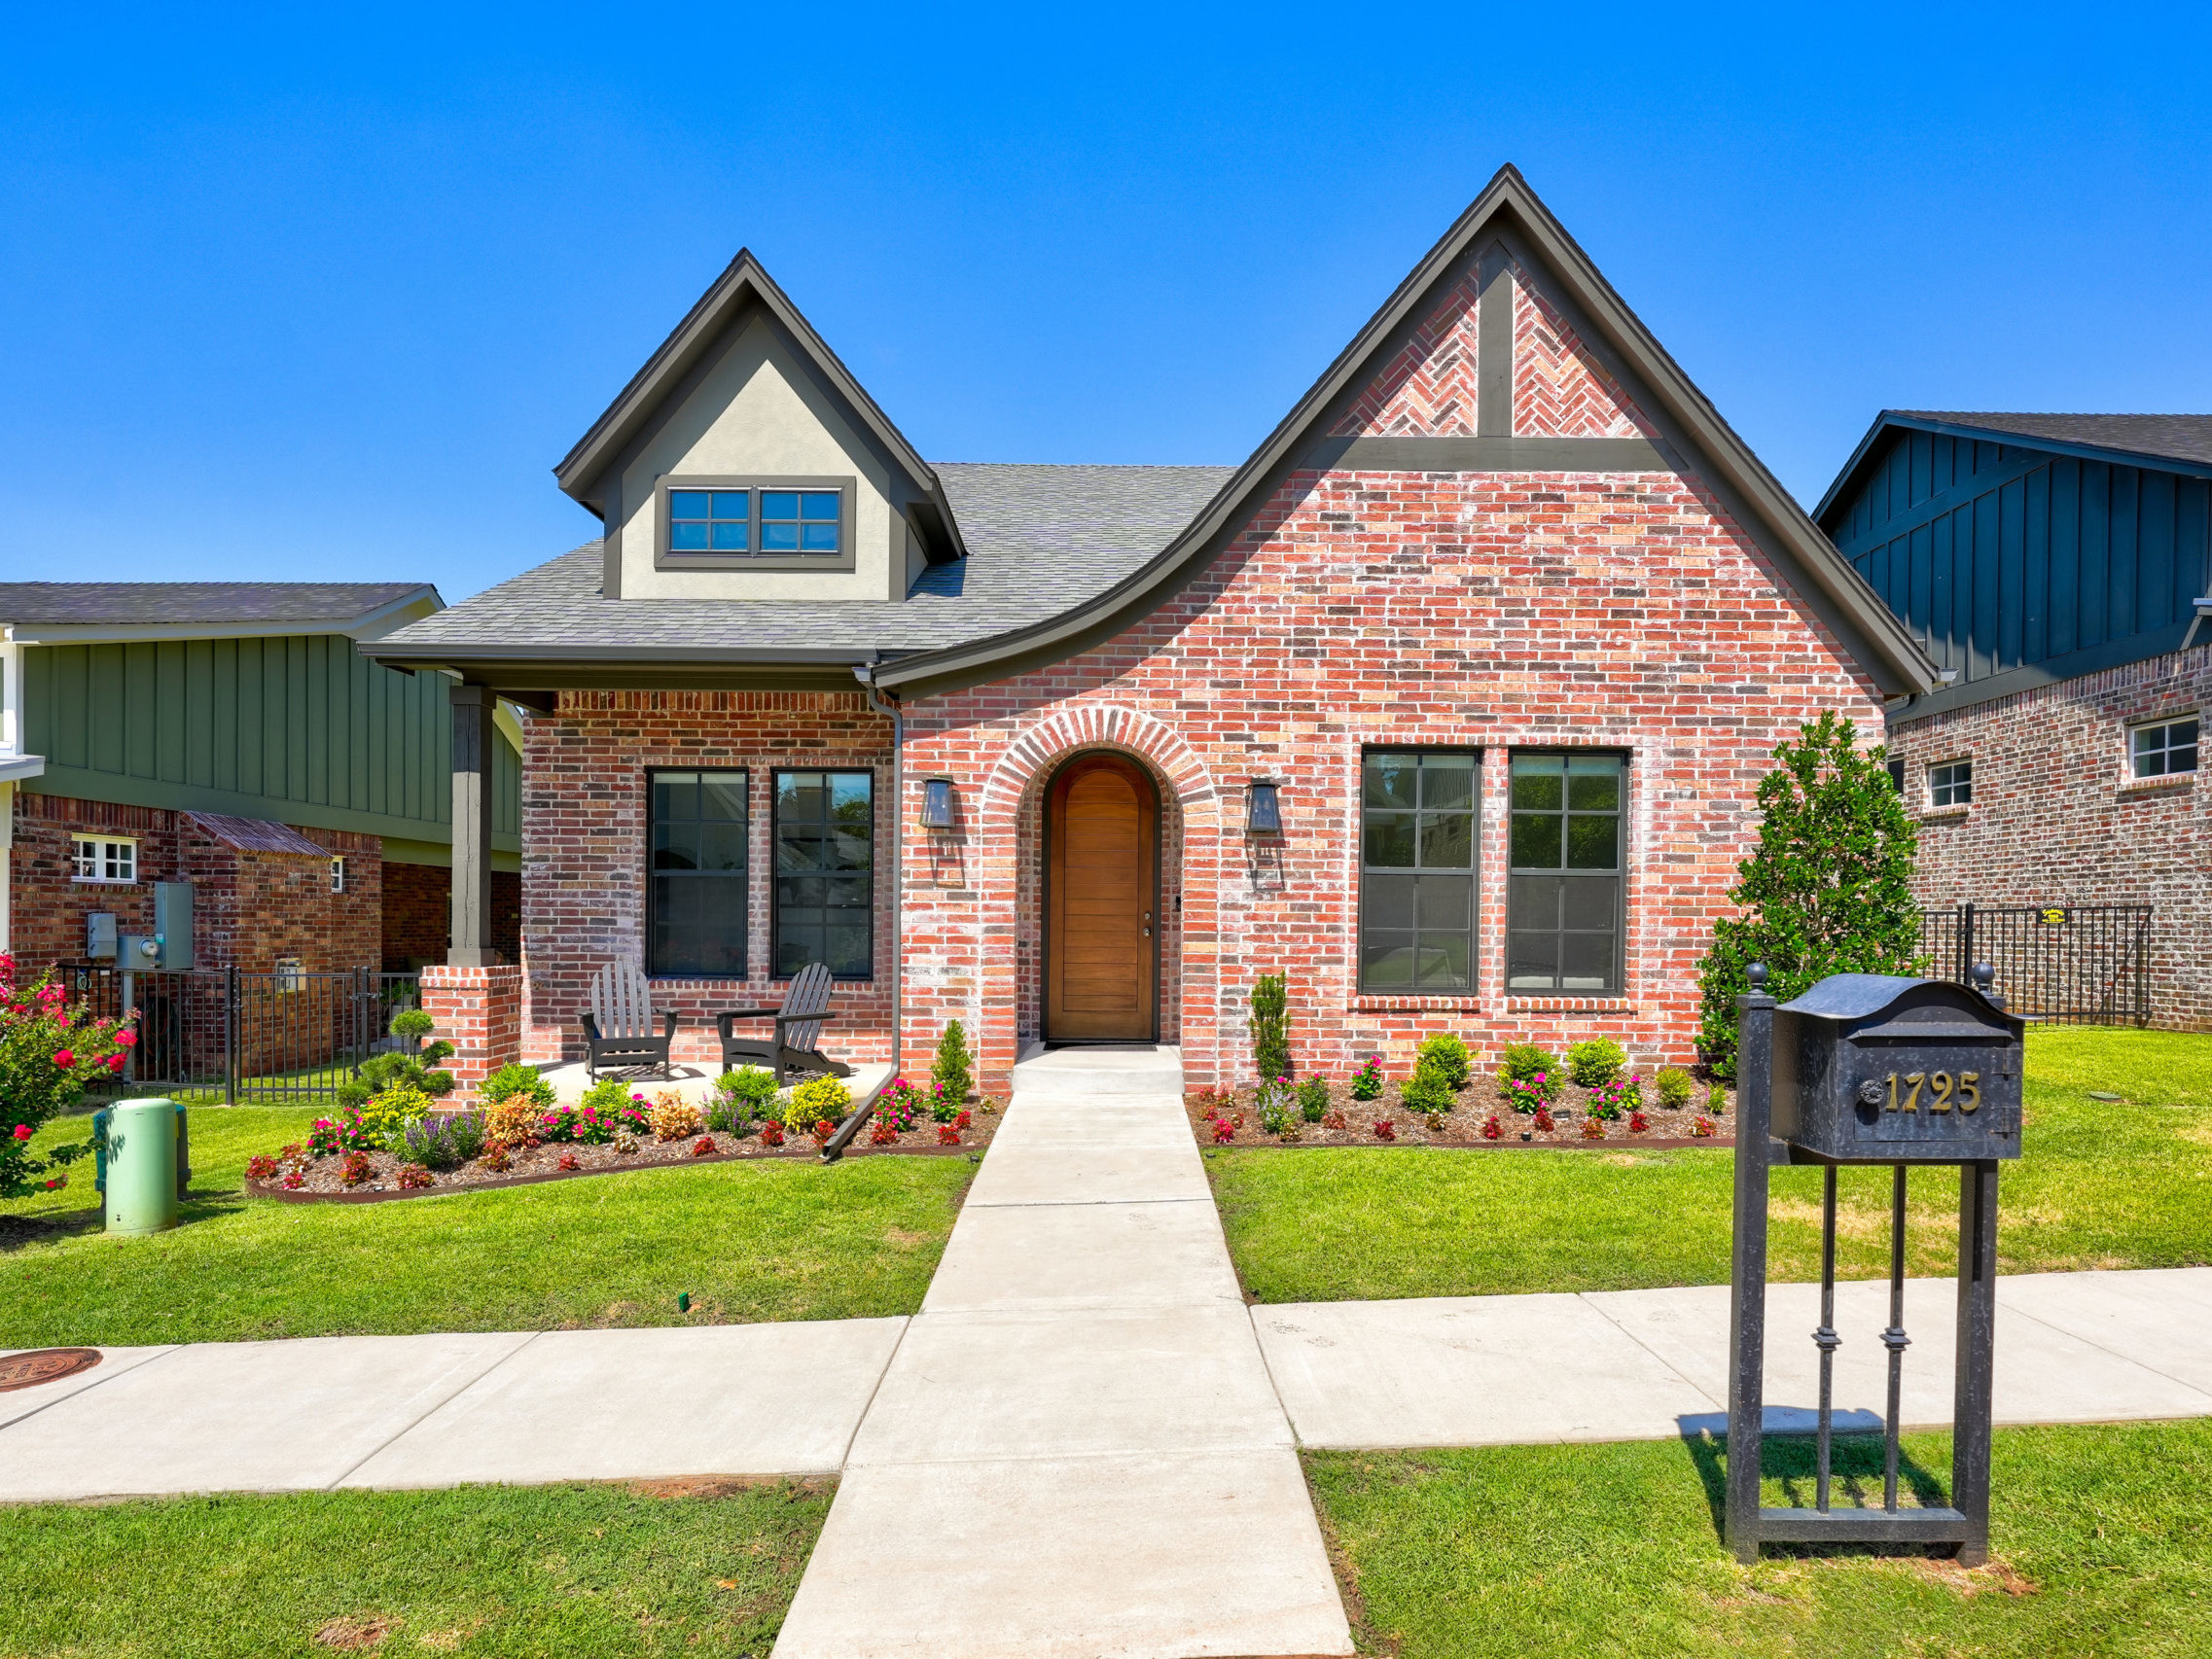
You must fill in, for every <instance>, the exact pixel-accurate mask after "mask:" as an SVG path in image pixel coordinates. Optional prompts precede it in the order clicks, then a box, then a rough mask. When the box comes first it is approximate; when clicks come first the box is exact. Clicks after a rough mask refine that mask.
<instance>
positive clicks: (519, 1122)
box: [483, 1095, 545, 1147]
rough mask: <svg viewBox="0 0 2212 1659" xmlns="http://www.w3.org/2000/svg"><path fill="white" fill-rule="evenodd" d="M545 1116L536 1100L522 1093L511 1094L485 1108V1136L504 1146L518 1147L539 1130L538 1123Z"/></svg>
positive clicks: (486, 1138)
mask: <svg viewBox="0 0 2212 1659" xmlns="http://www.w3.org/2000/svg"><path fill="white" fill-rule="evenodd" d="M544 1116H545V1113H544V1112H540V1111H539V1110H538V1103H537V1102H536V1101H534V1100H531V1099H529V1098H527V1097H526V1096H522V1095H510V1096H508V1098H507V1099H505V1100H503V1101H499V1102H497V1103H496V1104H494V1105H491V1106H487V1107H485V1108H484V1109H483V1137H484V1139H485V1140H486V1141H496V1142H498V1143H499V1144H500V1145H501V1146H503V1147H518V1146H520V1145H521V1144H522V1143H523V1141H525V1140H526V1139H528V1138H529V1137H530V1136H532V1135H535V1134H536V1133H537V1132H538V1124H539V1122H540V1121H541V1120H542V1119H543V1118H544Z"/></svg>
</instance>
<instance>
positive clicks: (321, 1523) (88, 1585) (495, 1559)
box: [0, 1483, 829, 1659]
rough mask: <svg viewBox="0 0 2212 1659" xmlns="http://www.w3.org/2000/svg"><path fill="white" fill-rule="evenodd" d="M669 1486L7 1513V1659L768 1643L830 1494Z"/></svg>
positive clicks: (0, 1642) (669, 1649)
mask: <svg viewBox="0 0 2212 1659" xmlns="http://www.w3.org/2000/svg"><path fill="white" fill-rule="evenodd" d="M663 1484H664V1486H665V1487H677V1486H678V1483H663ZM679 1490H680V1489H679ZM653 1493H654V1488H653V1487H652V1486H650V1485H646V1486H639V1487H630V1486H549V1487H483V1486H479V1487H462V1488H459V1489H457V1490H453V1491H447V1492H316V1493H302V1494H297V1495H288V1496H284V1497H223V1498H188V1499H163V1500H153V1501H144V1502H131V1503H117V1504H112V1505H102V1506H98V1507H86V1506H80V1505H72V1504H42V1505H37V1506H26V1507H18V1508H0V1653H5V1654H7V1655H9V1656H10V1659H15V1656H18V1655H20V1656H25V1659H28V1656H30V1655H49V1654H52V1655H60V1654H71V1655H74V1654H86V1653H98V1654H102V1655H109V1656H112V1659H138V1656H144V1659H230V1656H233V1655H234V1656H237V1659H248V1656H251V1659H260V1656H262V1655H268V1654H286V1653H292V1654H302V1655H306V1654H328V1653H331V1652H333V1651H339V1652H342V1651H345V1650H347V1649H349V1648H350V1649H355V1650H361V1649H374V1650H375V1651H379V1652H384V1653H394V1652H398V1653H410V1654H418V1653H419V1654H433V1653H440V1652H463V1653H469V1654H481V1655H486V1656H489V1655H497V1654H546V1653H560V1654H570V1655H577V1656H579V1659H583V1656H587V1655H590V1656H597V1655H616V1654H676V1653H682V1654H754V1655H764V1656H765V1655H766V1654H767V1651H768V1648H769V1646H770V1645H771V1644H772V1643H773V1641H774V1640H775V1634H776V1631H777V1630H778V1629H779V1628H780V1627H781V1625H782V1623H783V1617H784V1614H785V1612H786V1611H787V1610H788V1609H789V1607H790V1606H791V1598H792V1594H793V1592H794V1591H795V1590H797V1588H798V1586H799V1575H800V1573H801V1572H802V1571H803V1570H804V1568H805V1566H806V1557H807V1554H808V1552H809V1551H810V1550H811V1549H812V1548H813V1546H814V1539H815V1537H816V1536H817V1535H819V1534H820V1532H821V1530H822V1518H823V1516H824V1515H825V1514H826V1513H827V1512H828V1510H829V1495H828V1493H827V1492H826V1491H825V1490H823V1489H822V1488H820V1487H818V1486H811V1485H799V1484H788V1483H778V1484H773V1485H764V1486H758V1487H742V1488H741V1487H736V1486H734V1485H731V1486H728V1487H725V1488H720V1489H717V1488H711V1487H710V1488H708V1489H707V1490H706V1491H705V1492H703V1493H698V1492H695V1493H692V1494H690V1495H680V1496H655V1495H653Z"/></svg>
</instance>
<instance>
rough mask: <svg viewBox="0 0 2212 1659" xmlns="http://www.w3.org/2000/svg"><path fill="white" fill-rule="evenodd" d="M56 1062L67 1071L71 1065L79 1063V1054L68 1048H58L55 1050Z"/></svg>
mask: <svg viewBox="0 0 2212 1659" xmlns="http://www.w3.org/2000/svg"><path fill="white" fill-rule="evenodd" d="M54 1064H55V1065H56V1066H59V1067H60V1068H61V1069H62V1070H63V1071H64V1072H66V1071H68V1070H69V1068H70V1067H72V1066H74V1065H76V1064H77V1056H76V1055H75V1054H73V1053H71V1052H70V1051H69V1050H68V1049H66V1048H62V1049H57V1050H55V1052H54Z"/></svg>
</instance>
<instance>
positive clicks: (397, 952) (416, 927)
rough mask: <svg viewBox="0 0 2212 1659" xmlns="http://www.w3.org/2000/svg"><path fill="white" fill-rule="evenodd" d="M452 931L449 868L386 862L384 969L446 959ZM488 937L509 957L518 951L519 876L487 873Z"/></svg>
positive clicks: (395, 970)
mask: <svg viewBox="0 0 2212 1659" xmlns="http://www.w3.org/2000/svg"><path fill="white" fill-rule="evenodd" d="M452 931H453V872H452V871H451V870H449V869H447V868H446V866H445V865H413V864H407V865H403V864H387V865H385V866H384V971H385V972H387V973H408V972H411V971H414V970H415V969H417V968H420V967H422V966H424V965H425V964H428V963H433V962H444V961H445V960H446V940H447V939H448V938H449V937H451V935H452ZM491 942H492V944H493V946H494V947H495V948H496V949H498V950H499V951H501V952H503V953H504V954H505V955H506V957H507V959H508V960H509V961H511V962H512V961H517V960H518V959H519V958H520V956H521V952H522V878H521V877H520V876H519V875H517V873H516V872H515V871H513V870H507V869H495V870H493V871H492V872H491Z"/></svg>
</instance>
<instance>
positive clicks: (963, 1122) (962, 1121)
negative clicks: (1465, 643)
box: [952, 1107, 970, 1129]
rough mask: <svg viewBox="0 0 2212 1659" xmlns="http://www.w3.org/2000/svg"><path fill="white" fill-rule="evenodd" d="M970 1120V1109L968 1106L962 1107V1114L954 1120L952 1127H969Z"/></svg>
mask: <svg viewBox="0 0 2212 1659" xmlns="http://www.w3.org/2000/svg"><path fill="white" fill-rule="evenodd" d="M969 1122H970V1118H969V1116H968V1109H967V1108H966V1107H962V1108H961V1109H960V1115H959V1116H957V1117H955V1118H954V1119H953V1120H952V1127H953V1128H955V1129H965V1128H967V1127H968V1125H969Z"/></svg>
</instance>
